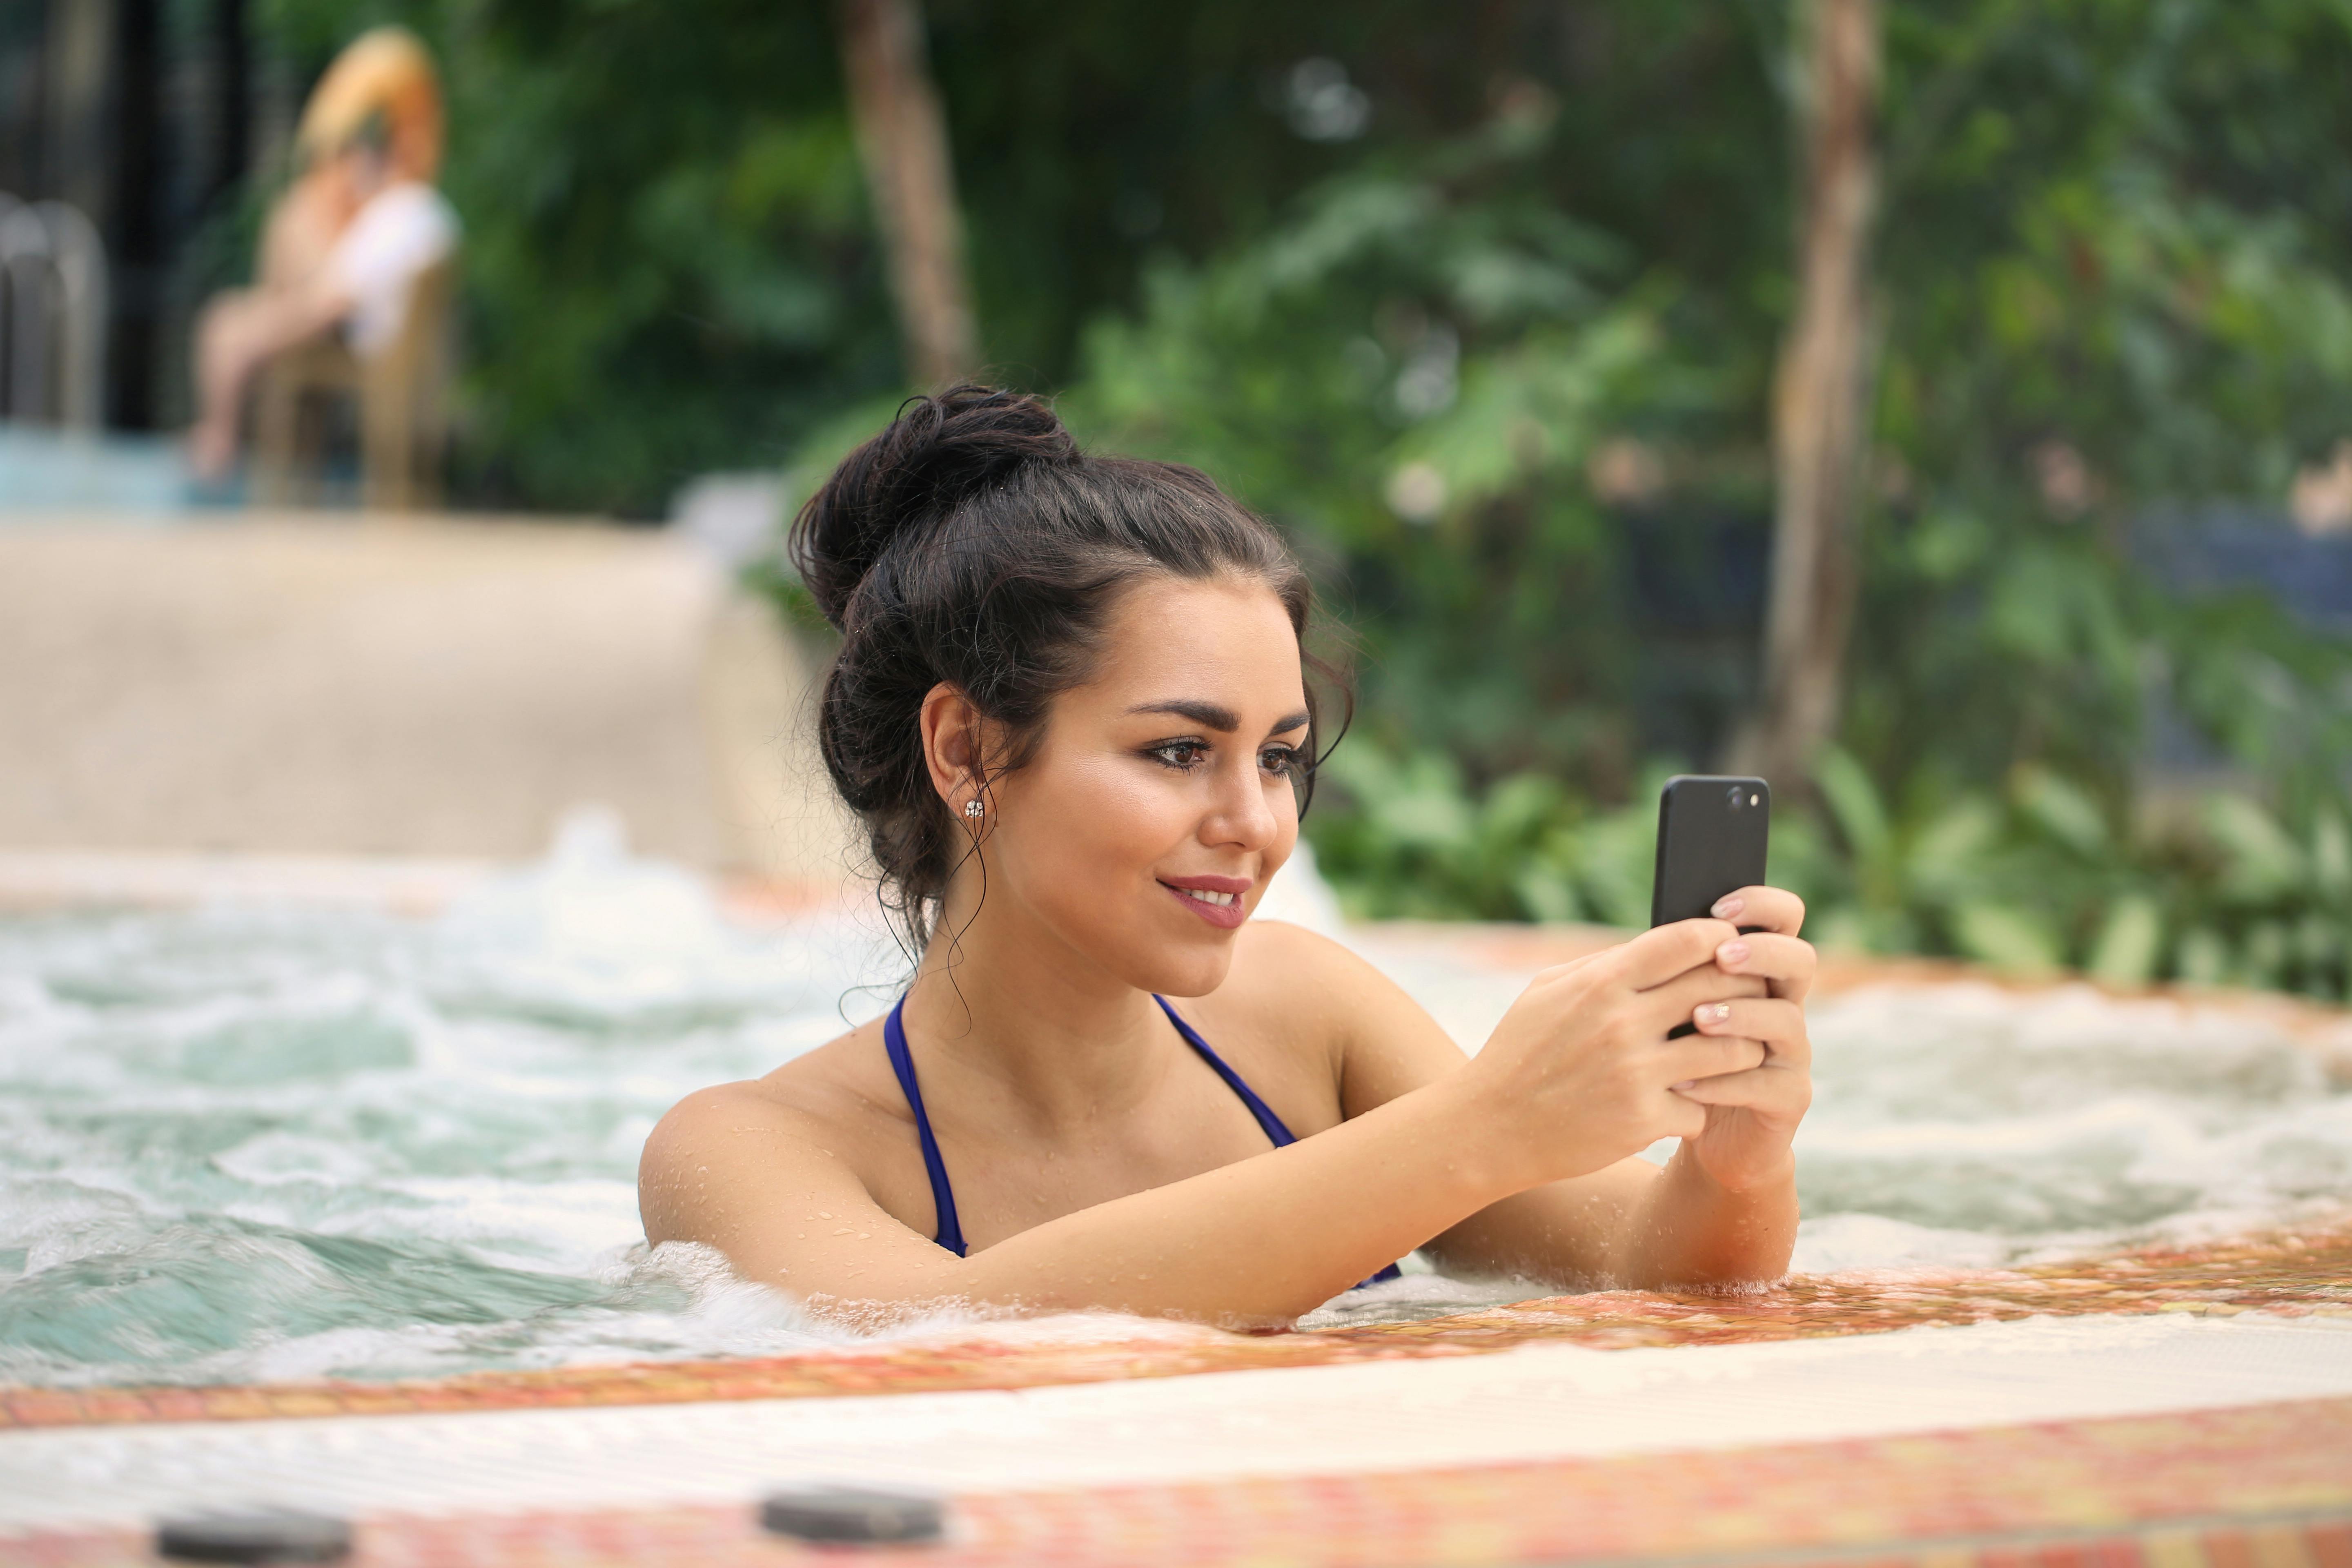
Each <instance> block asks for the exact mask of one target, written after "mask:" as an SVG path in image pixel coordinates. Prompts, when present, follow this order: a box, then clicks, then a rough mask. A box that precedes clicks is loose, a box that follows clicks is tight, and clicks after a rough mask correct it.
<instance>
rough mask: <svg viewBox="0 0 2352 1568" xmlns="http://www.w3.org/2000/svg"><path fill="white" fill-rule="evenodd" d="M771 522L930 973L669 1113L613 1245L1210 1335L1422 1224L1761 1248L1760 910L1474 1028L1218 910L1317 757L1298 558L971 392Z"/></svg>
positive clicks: (1383, 1250)
mask: <svg viewBox="0 0 2352 1568" xmlns="http://www.w3.org/2000/svg"><path fill="white" fill-rule="evenodd" d="M793 552H794V558H795V560H796V561H797V563H798V564H799V566H800V568H801V571H802V573H803V578H804V580H805V582H806V584H807V585H808V588H809V590H810V592H811V593H812V594H814V595H815V597H816V601H817V603H818V605H820V606H821V607H822V608H823V609H824V614H825V616H826V617H827V618H828V619H829V620H830V621H831V622H832V623H833V624H834V625H835V626H837V627H838V628H840V630H841V633H842V645H841V651H840V654H839V656H838V658H836V660H835V664H834V667H833V668H832V670H831V672H830V674H829V675H828V677H827V679H826V681H825V687H824V701H823V708H822V711H821V715H820V720H819V722H820V726H821V741H822V744H823V748H824V757H825V762H826V765H827V767H828V768H829V770H830V771H831V773H832V775H833V779H834V782H835V784H836V785H838V786H839V788H840V790H841V793H842V795H843V796H844V797H845V799H846V800H847V802H848V803H849V805H850V806H851V807H852V808H853V809H854V810H855V811H856V813H857V814H858V816H859V817H860V818H861V819H862V820H863V822H864V824H865V826H866V829H867V831H868V834H869V835H870V838H871V842H872V846H873V850H874V854H875V857H876V858H877V860H878V862H879V863H880V867H881V870H882V873H883V875H884V877H885V879H886V880H885V889H886V892H887V895H888V897H889V898H890V900H891V901H892V903H893V907H894V908H895V909H896V910H898V913H899V914H900V915H901V917H902V918H903V919H904V920H905V921H906V922H907V924H908V928H909V931H910V932H911V934H912V936H913V939H914V942H915V945H916V947H917V949H918V950H919V953H920V959H919V963H918V965H917V968H916V973H915V977H914V980H913V982H912V984H910V985H909V986H908V990H907V992H906V994H905V996H904V998H903V999H902V1000H901V1001H900V1003H899V1004H898V1006H897V1008H895V1009H894V1010H893V1011H892V1013H891V1014H890V1015H889V1016H888V1017H887V1019H885V1020H882V1021H877V1022H876V1023H872V1024H868V1025H866V1026H862V1027H860V1028H856V1029H853V1030H851V1031H850V1032H849V1033H848V1034H845V1035H844V1036H842V1037H840V1038H838V1039H836V1040H835V1041H833V1042H832V1043H831V1044H829V1045H826V1046H824V1047H820V1048H819V1049H817V1050H814V1051H812V1052H810V1053H809V1054H807V1055H805V1056H803V1057H799V1058H795V1059H793V1061H790V1062H787V1063H786V1064H784V1065H783V1066H782V1067H781V1068H777V1069H776V1070H775V1071H774V1072H772V1073H770V1074H769V1075H768V1076H767V1077H766V1078H763V1079H759V1080H758V1081H756V1082H751V1083H732V1084H725V1085H721V1086H719V1088H716V1089H704V1090H701V1091H700V1092H698V1093H697V1094H694V1095H691V1096H689V1097H688V1099H687V1100H684V1101H683V1102H681V1103H680V1104H679V1105H678V1106H677V1108H676V1109H674V1110H671V1111H670V1113H669V1114H668V1115H667V1117H665V1118H664V1119H663V1121H662V1123H661V1125H660V1126H659V1127H658V1128H657V1129H656V1131H655V1132H654V1134H653V1137H652V1138H651V1139H650V1140H649V1141H648V1142H647V1143H646V1152H645V1160H644V1163H643V1166H642V1168H641V1171H640V1173H639V1177H638V1194H639V1200H640V1204H641V1205H642V1208H643V1211H644V1215H645V1222H646V1237H648V1239H650V1240H651V1241H653V1242H655V1243H656V1244H659V1243H661V1242H665V1241H698V1242H704V1243H708V1244H709V1245H710V1246H712V1247H717V1248H719V1250H720V1251H721V1252H723V1253H725V1254H726V1255H727V1257H728V1258H730V1259H731V1260H732V1262H733V1263H734V1266H735V1268H737V1269H738V1270H739V1271H740V1273H741V1274H742V1275H743V1276H744V1277H745V1278H747V1279H755V1280H761V1281H763V1282H766V1283H769V1284H772V1285H776V1286H778V1287H780V1288H782V1289H786V1290H788V1291H791V1292H792V1293H793V1294H794V1295H796V1296H800V1297H803V1298H804V1299H810V1300H819V1301H825V1302H830V1303H832V1304H834V1305H835V1306H837V1307H856V1308H860V1309H872V1308H877V1307H881V1308H891V1307H916V1306H920V1305H922V1304H924V1303H929V1302H939V1301H947V1300H966V1301H977V1302H988V1303H996V1304H1003V1305H1013V1306H1020V1307H1024V1308H1028V1309H1032V1310H1066V1309H1077V1308H1107V1309H1113V1310H1124V1311H1131V1312H1142V1313H1150V1314H1159V1315H1166V1316H1173V1317H1182V1318H1192V1319H1199V1320H1202V1321H1212V1322H1220V1323H1227V1324H1251V1323H1275V1322H1283V1321H1289V1320H1291V1319H1295V1318H1297V1316H1298V1315H1299V1314H1301V1313H1303V1312H1306V1311H1307V1310H1310V1309H1312V1308H1314V1307H1316V1306H1317V1305H1318V1304H1320V1303H1321V1302H1323V1301H1325V1300H1328V1299H1329V1298H1331V1297H1333V1296H1335V1295H1337V1294H1339V1292H1341V1291H1343V1290H1345V1289H1348V1288H1349V1286H1350V1285H1352V1284H1354V1283H1356V1282H1357V1281H1359V1280H1362V1279H1365V1278H1366V1277H1367V1276H1370V1275H1375V1274H1377V1273H1380V1272H1381V1271H1384V1270H1385V1269H1386V1268H1387V1267H1388V1266H1389V1265H1390V1264H1391V1261H1392V1260H1394V1259H1396V1258H1400V1257H1402V1256H1403V1255H1404V1254H1405V1253H1407V1252H1410V1251H1412V1249H1413V1248H1415V1247H1427V1248H1428V1249H1429V1250H1430V1252H1431V1253H1432V1254H1433V1256H1434V1257H1435V1258H1437V1259H1438V1260H1439V1261H1440V1262H1441V1263H1443V1264H1444V1265H1445V1266H1446V1267H1448V1268H1452V1269H1454V1270H1457V1271H1465V1272H1477V1273H1517V1274H1521V1275H1526V1276H1528V1277H1531V1278H1535V1279H1545V1280H1552V1281H1559V1282H1562V1283H1584V1282H1601V1281H1611V1282H1616V1283H1621V1284H1628V1285H1637V1286H1638V1285H1693V1284H1709V1285H1715V1284H1735V1283H1740V1282H1746V1281H1755V1280H1766V1279H1774V1278H1777V1277H1778V1276H1779V1275H1780V1273H1781V1272H1782V1271H1783V1270H1784V1269H1785V1268H1786V1267H1787V1265H1788V1260H1789V1254H1790V1246H1791V1244H1792V1241H1793V1239H1794V1235H1795V1230H1796V1224H1797V1197H1796V1189H1795V1184H1794V1179H1793V1178H1794V1162H1793V1160H1792V1159H1791V1157H1790V1138H1791V1137H1792V1135H1793V1134H1794V1133H1795V1131H1796V1127H1797V1123H1798V1121H1799V1119H1800V1118H1801V1117H1802V1116H1803V1114H1804V1111H1805V1109H1806V1106H1807V1104H1808V1103H1809V1101H1810V1099H1811V1085H1810V1079H1809V1077H1808V1068H1809V1061H1810V1055H1809V1049H1808V1046H1807V1041H1806V1037H1805V1021H1804V1014H1803V1011H1802V1005H1803V1001H1804V995H1805V992H1806V989H1807V987H1808V986H1809V984H1811V978H1812V973H1813V952H1812V949H1811V946H1809V945H1808V944H1807V943H1805V942H1801V941H1800V940H1799V939H1798V936H1797V931H1798V927H1799V924H1800V922H1801V921H1802V919H1803V913H1804V911H1803V909H1802V907H1801V905H1800V904H1799V902H1798V900H1796V899H1795V898H1793V897H1792V896H1790V894H1788V893H1785V892H1781V891H1779V890H1777V889H1771V888H1762V887H1758V888H1748V889H1742V890H1741V891H1739V892H1738V893H1735V894H1733V895H1730V896H1729V897H1728V898H1727V899H1726V900H1724V902H1723V903H1722V904H1720V905H1718V906H1717V910H1716V913H1717V915H1718V916H1720V917H1721V918H1719V919H1714V920H1697V921H1683V922H1681V923H1679V924H1675V925H1668V926H1661V927H1659V928H1658V929H1656V930H1654V931H1648V932H1645V933H1643V935H1641V936H1638V937H1635V938H1634V939H1633V940H1632V941H1630V942H1625V943H1623V944H1622V946H1619V947H1615V948H1612V949H1611V950H1609V951H1608V952H1603V953H1601V954H1599V955H1597V956H1595V957H1592V958H1589V959H1585V960H1582V961H1580V962H1578V963H1570V964H1563V965H1561V966H1560V967H1559V968H1557V969H1553V970H1549V971H1547V972H1546V973H1543V974H1541V975H1539V976H1538V977H1537V979H1536V981H1535V982H1534V984H1530V985H1529V986H1528V989H1527V992H1526V993H1525V994H1523V995H1522V996H1521V997H1520V998H1519V999H1518V1001H1517V1003H1515V1004H1514V1005H1512V1007H1511V1010H1510V1012H1509V1014H1508V1015H1507V1016H1506V1017H1505V1018H1504V1019H1503V1021H1502V1023H1501V1024H1500V1025H1498V1026H1496V1030H1495V1032H1494V1034H1493V1036H1492V1037H1489V1038H1488V1040H1487V1041H1486V1045H1485V1047H1484V1048H1483V1049H1481V1050H1480V1051H1479V1052H1478V1054H1477V1055H1476V1056H1475V1057H1469V1058H1465V1056H1464V1055H1463V1053H1462V1052H1461V1051H1460V1050H1459V1049H1458V1048H1456V1047H1455V1046H1454V1043H1453V1042H1452V1041H1451V1040H1449V1039H1448V1038H1447V1037H1445V1035H1444V1032H1443V1031H1442V1030H1440V1029H1439V1028H1438V1026H1437V1025H1436V1024H1435V1023H1434V1022H1433V1020H1432V1019H1431V1018H1430V1017H1429V1016H1428V1015H1427V1014H1426V1013H1424V1012H1423V1011H1422V1009H1421V1008H1420V1007H1418V1006H1416V1005H1414V1004H1413V1003H1412V1000H1411V999H1409V998H1408V997H1407V996H1406V995H1405V994H1403V993H1402V991H1400V990H1399V989H1398V988H1397V987H1396V986H1395V985H1393V984H1391V983H1390V982H1389V981H1388V980H1386V979H1385V978H1383V977H1382V976H1381V974H1380V973H1377V972H1376V971H1374V970H1373V969H1371V968H1370V966H1368V965H1367V964H1365V963H1363V961H1362V960H1360V959H1359V958H1357V957H1356V956H1355V955H1354V954H1353V953H1350V952H1348V951H1347V950H1346V949H1345V948H1343V947H1340V946H1339V945H1338V944H1337V943H1334V942H1328V941H1327V940H1325V939H1324V938H1322V937H1320V936H1317V935H1314V934H1312V933H1310V932H1308V931H1303V930H1301V929H1299V928H1297V927H1295V926H1289V925H1284V924H1278V923H1273V922H1256V923H1252V922H1251V921H1250V920H1249V915H1250V911H1251V910H1252V909H1253V908H1254V907H1255V904H1256V901H1257V900H1258V899H1259V897H1260V896H1261V895H1262V894H1263V893H1264V892H1265V886H1266V881H1267V879H1269V878H1271V877H1272V876H1273V875H1274V873H1275V872H1276V870H1277V869H1278V868H1280V867H1281V865H1282V863H1283V861H1284V860H1285V859H1286V858H1288V856H1289V854H1290V851H1291V847H1292V846H1293V845H1294V844H1295V843H1296V842H1297V836H1298V809H1299V804H1300V797H1301V796H1302V795H1304V794H1305V792H1306V786H1307V773H1308V769H1309V768H1310V766H1311V763H1312V759H1313V757H1314V754H1315V752H1314V747H1315V742H1316V733H1317V731H1316V725H1315V707H1314V702H1313V699H1312V697H1311V696H1310V694H1309V692H1308V690H1307V686H1306V683H1305V679H1304V672H1303V668H1302V667H1303V666H1304V665H1305V664H1306V662H1307V660H1306V658H1305V656H1304V655H1303V653H1302V651H1301V647H1300V637H1301V634H1302V633H1303V631H1304V630H1305V628H1306V626H1307V612H1308V589H1307V580H1306V578H1305V576H1304V574H1302V573H1301V572H1300V570H1299V568H1298V566H1297V563H1295V562H1294V561H1293V560H1292V559H1291V558H1290V556H1289V554H1288V553H1287V552H1286V550H1285V549H1284V547H1283V545H1282V543H1281V542H1280V540H1279V539H1278V538H1277V537H1276V534H1275V533H1274V531H1273V530H1272V529H1271V528H1269V527H1268V526H1267V525H1266V524H1265V522H1264V521H1262V520H1260V519H1258V518H1256V517H1255V516H1253V515H1252V514H1251V513H1249V512H1248V511H1246V510H1243V509H1242V508H1241V507H1240V506H1238V505H1236V504H1235V503H1234V501H1232V500H1229V499H1228V498H1227V497H1226V496H1224V495H1223V493H1222V492H1220V491H1219V490H1218V489H1217V488H1216V486H1215V485H1214V484H1213V483H1212V482H1211V481H1210V480H1209V479H1206V478H1204V477H1203V476H1202V475H1201V474H1199V473H1198V472H1196V471H1194V470H1192V469H1190V468H1180V467H1176V466H1173V465H1169V464H1161V463H1148V462H1138V461H1130V460H1124V459H1118V458H1095V457H1088V456H1086V455H1083V454H1081V453H1080V452H1079V451H1078V450H1077V448H1076V445H1075V443H1074V442H1073V441H1072V440H1071V438H1070V437H1069V435H1068V434H1067V432H1066V431H1065V430H1064V429H1063V428H1062V426H1061V424H1060V422H1059V421H1058V420H1057V419H1056V418H1055V416H1054V414H1053V412H1052V410H1051V409H1050V408H1048V407H1047V406H1046V405H1045V404H1044V403H1042V402H1040V401H1038V400H1037V399H1035V398H1033V397H1028V396H1024V395H1016V394H1013V393H1006V392H998V391H990V390H987V389H984V388H978V387H963V388H959V389H957V390H955V391H953V392H950V393H947V394H945V395H941V396H939V397H932V398H925V399H921V400H919V401H916V402H914V403H912V404H910V405H908V407H907V408H906V409H904V410H902V411H901V413H900V415H899V416H898V419H897V420H896V421H894V422H893V423H892V424H891V425H890V426H889V427H888V428H887V429H886V430H884V431H883V432H882V433H881V434H880V435H879V436H877V437H875V438H874V439H873V440H871V441H869V442H867V443H866V445H865V446H864V447H860V448H858V449H857V450H856V452H854V453H852V454H851V455H850V456H849V457H848V458H846V459H845V461H844V462H843V463H842V465H841V467H840V468H838V469H837V470H835V473H834V475H833V477H832V479H830V480H829V481H828V482H827V483H826V485H825V487H824V489H822V490H821V491H819V492H818V493H817V495H816V497H815V498H814V500H811V501H810V503H809V505H808V507H807V509H806V510H804V511H803V513H802V514H801V517H800V520H799V521H798V522H797V524H796V525H795V527H794V530H793ZM1739 927H1751V928H1761V929H1760V930H1759V931H1755V932H1754V934H1750V935H1747V936H1741V935H1740V934H1739V933H1738V928H1739ZM1685 1022H1695V1023H1696V1026H1697V1027H1698V1030H1699V1033H1697V1034H1696V1035H1693V1036H1686V1037H1683V1038H1680V1039H1669V1038H1668V1037H1667V1034H1668V1031H1669V1030H1671V1029H1672V1028H1674V1027H1675V1026H1677V1025H1679V1024H1683V1023H1685ZM1670 1136H1671V1137H1679V1138H1680V1139H1681V1140H1682V1142H1681V1145H1680V1148H1679V1150H1678V1152H1676V1153H1675V1156H1674V1158H1673V1159H1672V1160H1670V1161H1669V1162H1668V1163H1666V1165H1665V1166H1664V1169H1660V1168H1658V1167H1656V1166H1654V1165H1652V1164H1650V1163H1647V1162H1645V1161H1643V1160H1641V1159H1639V1158H1637V1157H1636V1155H1637V1154H1638V1152H1640V1151H1641V1150H1643V1149H1644V1148H1646V1147H1647V1146H1648V1145H1649V1144H1650V1143H1652V1142H1654V1141H1655V1140H1657V1139H1660V1138H1664V1137H1670Z"/></svg>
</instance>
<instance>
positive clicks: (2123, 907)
mask: <svg viewBox="0 0 2352 1568" xmlns="http://www.w3.org/2000/svg"><path fill="white" fill-rule="evenodd" d="M2163 957H2164V914H2163V911H2162V910H2159V909H2158V908H2157V904H2156V900H2153V899H2151V898H2148V897H2147V895H2145V894H2141V893H2127V894H2126V895H2124V896H2123V897H2122V898H2119V899H2117V900H2116V901H2115V902H2114V903H2112V904H2110V905H2109V906H2108V907H2107V915H2106V920H2105V922H2104V923H2103V924H2102V925H2101V926H2100V928H2099V934H2098V938H2097V940H2096V941H2095V942H2093V943H2092V944H2091V955H2090V959H2089V961H2088V962H2087V963H2084V969H2085V970H2087V971H2088V972H2089V973H2090V974H2091V977H2092V978H2093V979H2095V980H2098V981H2101V982H2104V983H2105V984H2109V985H2114V986H2117V987H2120V988H2124V989H2130V988H2133V987H2137V986H2141V985H2145V984H2147V983H2148V982H2149V981H2151V980H2153V979H2155V978H2156V973H2157V965H2158V963H2159V962H2161V960H2162V959H2163Z"/></svg>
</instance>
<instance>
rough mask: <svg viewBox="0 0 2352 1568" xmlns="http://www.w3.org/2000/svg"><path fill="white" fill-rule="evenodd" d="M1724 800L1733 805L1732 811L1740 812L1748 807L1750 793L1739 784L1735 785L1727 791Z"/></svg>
mask: <svg viewBox="0 0 2352 1568" xmlns="http://www.w3.org/2000/svg"><path fill="white" fill-rule="evenodd" d="M1724 798H1725V799H1726V800H1728V801H1729V802H1730V803H1731V809H1732V810H1734V811H1738V810H1740V809H1742V808H1743V807H1745V806H1746V805H1748V792H1747V791H1746V790H1744V789H1741V788H1740V787H1739V786H1738V784H1733V785H1732V786H1731V787H1730V788H1729V789H1727V790H1726V791H1725V792H1724Z"/></svg>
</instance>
